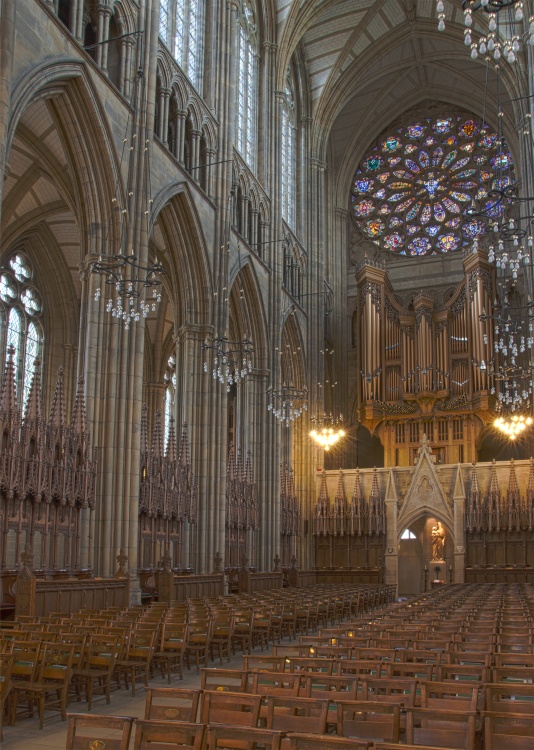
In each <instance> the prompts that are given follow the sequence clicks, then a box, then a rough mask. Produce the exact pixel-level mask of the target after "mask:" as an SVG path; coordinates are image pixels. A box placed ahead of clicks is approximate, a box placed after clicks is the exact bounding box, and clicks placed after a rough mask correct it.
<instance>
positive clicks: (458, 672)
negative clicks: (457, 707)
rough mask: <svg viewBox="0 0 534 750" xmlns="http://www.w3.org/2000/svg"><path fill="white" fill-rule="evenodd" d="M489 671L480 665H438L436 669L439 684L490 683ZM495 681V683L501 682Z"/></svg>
mask: <svg viewBox="0 0 534 750" xmlns="http://www.w3.org/2000/svg"><path fill="white" fill-rule="evenodd" d="M489 671H490V670H489V669H488V668H487V667H483V666H481V665H480V664H438V665H437V667H435V675H436V680H437V681H438V682H449V681H451V682H456V681H457V680H463V681H465V682H477V683H484V682H488V681H489V680H488V677H489ZM499 681H500V680H495V679H494V682H499Z"/></svg>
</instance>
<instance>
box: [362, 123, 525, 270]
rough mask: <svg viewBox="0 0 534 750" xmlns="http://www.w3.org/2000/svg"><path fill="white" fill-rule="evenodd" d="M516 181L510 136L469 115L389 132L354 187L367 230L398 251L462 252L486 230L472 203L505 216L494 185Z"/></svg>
mask: <svg viewBox="0 0 534 750" xmlns="http://www.w3.org/2000/svg"><path fill="white" fill-rule="evenodd" d="M514 180H515V176H514V165H513V159H512V155H511V154H510V152H509V150H508V147H507V145H506V143H505V141H504V139H502V138H500V137H499V136H498V135H497V133H496V132H494V131H493V130H492V128H491V127H490V126H489V125H487V124H486V123H484V122H481V121H480V120H477V119H475V118H472V117H470V116H469V115H454V114H445V115H439V116H436V117H422V118H420V119H417V120H413V121H409V122H408V123H406V124H404V125H403V126H402V127H393V128H392V129H390V130H387V131H386V132H385V133H384V134H383V135H382V137H381V138H379V139H378V141H377V142H376V143H375V144H374V146H373V147H372V148H371V149H370V150H369V152H368V153H367V154H366V156H365V157H364V159H363V160H362V162H361V163H360V166H359V168H358V170H357V172H356V175H355V178H354V182H353V186H352V212H353V216H354V218H355V220H356V223H357V224H358V226H359V228H360V230H361V231H362V233H363V234H364V235H365V236H366V237H368V238H369V239H371V240H372V241H373V242H375V243H376V244H377V245H379V246H380V247H381V248H383V249H384V250H389V251H391V252H394V253H396V254H398V255H438V254H440V253H447V252H452V251H454V250H460V249H462V248H463V247H465V246H466V245H469V244H470V243H471V242H472V241H473V240H475V239H476V238H478V237H479V236H480V235H482V234H483V233H484V232H485V224H484V222H482V221H480V219H477V218H475V217H470V216H469V215H468V214H467V213H466V212H467V209H468V208H470V206H471V205H472V203H473V201H474V200H476V201H477V202H478V203H479V205H480V206H481V207H482V208H483V209H484V210H486V211H487V212H488V213H489V214H490V215H492V216H495V217H498V216H500V214H501V213H502V211H503V210H504V205H503V203H502V202H500V203H498V202H497V201H496V200H495V199H494V198H493V199H492V197H491V195H490V191H491V190H492V189H502V188H504V187H506V186H507V185H510V184H513V182H514Z"/></svg>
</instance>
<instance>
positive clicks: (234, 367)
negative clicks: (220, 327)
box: [201, 192, 254, 393]
mask: <svg viewBox="0 0 534 750" xmlns="http://www.w3.org/2000/svg"><path fill="white" fill-rule="evenodd" d="M232 197H233V192H232V193H231V194H230V200H231V199H232ZM225 249H226V251H227V252H228V253H229V252H230V242H227V243H226V245H223V247H222V248H221V251H224V250H225ZM237 258H238V269H237V276H236V278H237V281H238V283H239V284H240V288H239V303H240V305H241V318H242V320H243V322H245V321H246V316H245V307H244V305H245V300H244V297H245V292H244V290H243V288H242V287H241V282H240V273H241V246H240V244H239V243H238V244H237ZM223 291H224V292H226V287H225V288H224V289H223ZM215 296H217V292H216V293H215ZM223 303H224V312H223V317H224V318H225V319H226V317H227V312H228V297H225V298H224V300H223ZM201 348H202V351H203V352H206V359H205V360H204V364H203V368H204V372H205V373H209V372H210V370H211V374H212V377H213V379H214V380H218V381H219V382H220V383H222V384H223V385H224V384H225V385H226V391H227V392H228V393H229V392H230V390H231V388H232V386H233V385H239V384H240V383H241V382H243V381H244V380H245V378H246V377H247V375H248V374H249V373H250V372H251V371H252V355H253V354H254V343H253V341H252V340H251V339H250V338H249V337H248V334H247V332H246V331H245V333H244V335H243V338H242V339H239V340H232V339H229V338H228V337H227V336H217V335H215V336H211V337H207V338H206V340H205V341H204V343H203V344H202V346H201Z"/></svg>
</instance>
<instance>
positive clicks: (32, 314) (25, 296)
mask: <svg viewBox="0 0 534 750" xmlns="http://www.w3.org/2000/svg"><path fill="white" fill-rule="evenodd" d="M0 310H1V313H0V342H1V346H2V351H3V362H4V364H5V362H6V360H7V357H8V352H9V351H10V348H11V347H12V348H13V352H14V354H13V364H14V369H15V383H16V387H17V396H18V398H19V405H20V406H21V408H22V409H23V410H24V409H25V407H26V403H27V401H28V396H29V394H30V386H31V383H32V379H33V375H34V372H35V363H36V360H37V358H38V357H41V358H42V354H43V351H42V350H43V333H42V329H41V325H40V323H39V318H40V316H41V313H42V302H41V296H40V294H39V292H38V290H37V289H36V287H35V285H34V273H33V269H32V266H31V263H30V261H29V259H28V258H27V257H26V255H24V254H23V253H21V252H19V253H16V254H15V255H12V256H11V257H10V258H9V260H8V261H7V263H5V264H4V267H3V268H2V269H0Z"/></svg>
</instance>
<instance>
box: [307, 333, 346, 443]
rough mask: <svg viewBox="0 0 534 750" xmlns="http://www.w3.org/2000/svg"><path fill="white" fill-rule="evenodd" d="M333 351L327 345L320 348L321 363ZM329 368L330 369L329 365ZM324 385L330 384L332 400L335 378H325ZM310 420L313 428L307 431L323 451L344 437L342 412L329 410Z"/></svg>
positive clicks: (320, 386) (330, 355)
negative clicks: (335, 412) (334, 412)
mask: <svg viewBox="0 0 534 750" xmlns="http://www.w3.org/2000/svg"><path fill="white" fill-rule="evenodd" d="M333 353H334V350H333V349H329V348H328V347H325V349H321V354H322V355H323V365H325V364H326V358H327V357H328V358H331V357H332V354H333ZM325 369H326V367H325ZM329 369H330V370H331V367H330V368H329ZM324 385H325V386H330V389H331V394H332V396H331V399H332V401H333V402H334V401H335V396H334V394H335V387H336V385H337V380H335V381H334V382H331V381H330V380H328V379H327V380H326V381H325V384H324ZM318 386H319V388H322V387H323V384H322V383H318ZM324 396H325V394H324V393H323V397H324ZM310 422H311V423H312V425H313V429H312V430H311V431H310V433H309V434H310V437H311V438H312V440H315V442H316V443H317V444H318V445H320V446H321V447H322V448H323V449H324V450H325V451H328V450H330V448H331V447H332V446H333V445H335V444H336V443H337V442H338V441H339V440H341V438H343V437H345V431H344V430H343V429H342V424H343V415H342V414H336V415H334V414H333V413H332V412H330V414H326V412H325V413H324V414H322V415H316V416H315V415H314V416H312V417H310Z"/></svg>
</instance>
